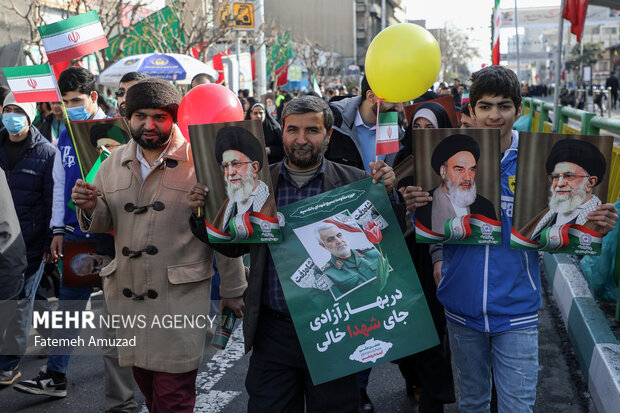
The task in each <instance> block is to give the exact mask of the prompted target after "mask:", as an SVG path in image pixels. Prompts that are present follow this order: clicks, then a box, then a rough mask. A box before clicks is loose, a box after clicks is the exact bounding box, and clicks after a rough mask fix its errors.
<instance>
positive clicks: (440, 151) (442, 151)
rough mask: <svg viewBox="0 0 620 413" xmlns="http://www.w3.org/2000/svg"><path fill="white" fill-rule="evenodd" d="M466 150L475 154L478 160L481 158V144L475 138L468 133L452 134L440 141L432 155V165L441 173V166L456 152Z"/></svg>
mask: <svg viewBox="0 0 620 413" xmlns="http://www.w3.org/2000/svg"><path fill="white" fill-rule="evenodd" d="M462 151H466V152H470V153H471V154H472V155H474V158H475V159H476V162H478V158H480V145H478V142H476V140H475V139H474V138H472V137H471V136H468V135H460V134H457V135H450V136H448V137H447V138H446V139H444V140H442V141H441V142H439V145H437V146H436V147H435V150H434V151H433V156H432V157H431V166H432V167H433V169H434V170H435V172H437V175H439V168H440V167H441V165H443V164H444V163H446V161H447V160H448V159H450V158H451V157H452V156H454V155H455V154H457V153H459V152H462Z"/></svg>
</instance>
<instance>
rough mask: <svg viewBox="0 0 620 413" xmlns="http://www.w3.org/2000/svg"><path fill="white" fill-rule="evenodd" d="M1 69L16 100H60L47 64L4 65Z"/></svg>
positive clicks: (20, 101)
mask: <svg viewBox="0 0 620 413" xmlns="http://www.w3.org/2000/svg"><path fill="white" fill-rule="evenodd" d="M2 70H4V75H5V76H6V80H7V81H8V83H9V87H10V88H11V91H12V92H13V96H15V100H16V101H17V102H19V103H22V102H58V101H60V95H59V94H58V89H57V88H56V81H55V79H54V78H53V75H52V72H51V71H50V67H49V65H36V66H17V67H5V68H3V69H2Z"/></svg>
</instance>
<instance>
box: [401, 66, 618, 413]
mask: <svg viewBox="0 0 620 413" xmlns="http://www.w3.org/2000/svg"><path fill="white" fill-rule="evenodd" d="M472 81H473V83H472V86H471V89H470V101H471V111H472V115H473V117H474V119H475V120H476V122H477V125H478V127H480V128H499V129H500V131H501V151H502V160H501V171H502V172H501V200H502V204H501V210H502V211H501V222H502V244H501V245H499V246H475V245H444V247H443V258H442V260H441V261H437V262H435V263H434V267H435V270H436V271H437V270H438V271H439V272H440V278H441V281H440V282H439V285H438V289H437V297H438V298H439V301H440V302H441V303H442V304H443V305H444V307H445V312H446V318H447V320H448V323H447V324H448V332H449V334H450V348H451V350H452V356H453V359H454V362H455V364H456V366H457V369H456V372H457V381H458V384H459V387H460V390H461V393H460V399H459V409H460V411H485V410H486V411H488V410H489V403H490V400H491V366H493V376H494V379H495V385H496V388H497V395H498V404H499V410H500V411H510V412H530V411H532V409H533V406H534V402H535V399H536V382H537V375H538V331H537V323H538V310H539V309H540V305H541V297H540V269H539V265H538V256H537V254H535V253H533V252H530V251H521V250H515V249H511V248H510V232H511V227H512V210H513V201H514V188H515V185H514V181H515V175H516V168H517V154H518V147H519V135H518V133H517V132H516V131H512V125H513V124H514V122H515V121H516V120H517V119H518V118H519V116H520V115H521V94H520V87H519V80H518V78H517V76H516V75H515V74H514V72H512V71H511V70H508V69H506V68H504V67H501V66H489V67H485V68H483V69H481V70H479V71H478V72H476V73H474V74H473V75H472ZM403 195H404V196H405V199H406V201H407V207H408V209H409V211H410V212H411V213H414V212H415V209H416V207H420V206H423V205H425V204H426V203H427V202H429V201H430V200H431V198H430V197H429V196H428V193H425V192H422V191H421V188H418V187H407V188H406V189H405V190H403ZM617 219H618V216H617V214H616V211H615V208H614V207H613V205H611V204H605V205H601V206H599V207H598V208H597V209H596V210H595V211H593V212H591V213H590V214H589V215H588V220H590V222H591V223H593V224H594V225H595V226H596V227H597V230H599V232H603V233H607V232H609V231H610V230H611V229H613V227H614V226H615V221H616V220H617Z"/></svg>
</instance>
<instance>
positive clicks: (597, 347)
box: [543, 254, 620, 413]
mask: <svg viewBox="0 0 620 413" xmlns="http://www.w3.org/2000/svg"><path fill="white" fill-rule="evenodd" d="M543 273H544V276H545V277H546V278H547V280H548V282H549V284H550V285H551V286H552V289H553V297H554V298H555V301H556V304H557V305H558V307H559V308H560V312H561V313H562V319H563V321H564V324H565V325H566V329H567V331H568V336H569V338H570V341H571V343H572V345H573V348H574V350H575V353H576V354H577V358H578V359H579V364H580V365H581V369H582V371H583V373H584V375H585V376H586V380H587V381H588V388H589V390H590V394H591V395H592V399H593V401H594V405H595V406H596V409H597V411H598V412H599V413H612V412H613V413H615V412H617V411H618V406H620V342H619V341H618V340H617V339H616V337H615V336H614V334H613V333H612V331H611V329H610V328H609V323H608V321H607V319H606V318H605V316H604V314H603V312H602V311H601V309H600V308H599V306H598V304H597V303H596V302H595V300H594V298H593V297H592V294H591V293H590V289H589V288H588V285H587V283H586V281H585V279H584V277H583V274H582V273H581V269H580V268H579V267H578V266H577V265H575V264H574V263H573V261H572V260H571V259H570V258H569V257H568V256H566V255H563V254H553V255H552V254H544V257H543Z"/></svg>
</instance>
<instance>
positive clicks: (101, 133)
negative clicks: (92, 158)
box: [90, 123, 129, 148]
mask: <svg viewBox="0 0 620 413" xmlns="http://www.w3.org/2000/svg"><path fill="white" fill-rule="evenodd" d="M103 138H108V139H112V140H115V141H116V142H118V143H120V144H121V145H124V144H126V143H127V141H128V140H129V136H128V135H127V132H125V131H124V130H123V129H121V128H119V127H118V126H116V125H112V124H109V123H97V124H95V125H93V126H92V127H91V128H90V143H92V144H93V146H94V147H95V148H96V147H97V141H98V140H99V139H103Z"/></svg>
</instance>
